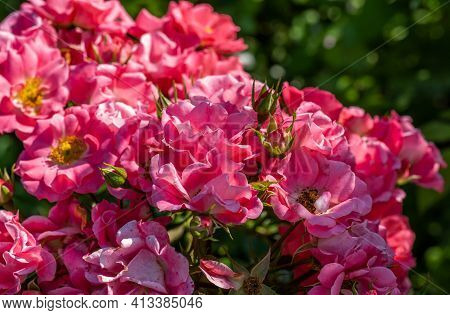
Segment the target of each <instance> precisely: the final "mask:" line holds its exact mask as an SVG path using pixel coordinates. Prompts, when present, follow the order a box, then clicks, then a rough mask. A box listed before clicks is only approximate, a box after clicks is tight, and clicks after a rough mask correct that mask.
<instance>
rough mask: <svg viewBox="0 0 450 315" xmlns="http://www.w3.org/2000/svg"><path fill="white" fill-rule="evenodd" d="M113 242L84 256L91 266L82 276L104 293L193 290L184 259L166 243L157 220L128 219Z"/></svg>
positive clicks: (164, 232) (187, 292)
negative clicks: (114, 243)
mask: <svg viewBox="0 0 450 315" xmlns="http://www.w3.org/2000/svg"><path fill="white" fill-rule="evenodd" d="M116 243H117V247H105V248H102V249H100V250H98V251H96V252H93V253H91V254H89V255H86V256H85V257H84V259H85V261H86V262H88V263H89V264H90V265H91V266H92V269H91V270H89V271H88V272H86V278H87V279H88V280H89V281H90V282H91V283H92V284H93V285H102V286H103V287H104V289H103V293H104V294H106V293H107V294H173V295H177V294H191V293H192V292H193V290H194V284H193V281H192V279H191V277H190V276H189V263H188V260H187V259H186V258H185V257H184V256H183V255H181V254H179V253H177V252H176V251H175V249H174V248H173V247H172V246H170V242H169V236H168V234H167V231H166V230H165V228H164V227H163V226H162V225H160V224H159V223H156V222H152V221H149V222H137V221H130V222H129V223H127V224H125V225H124V226H123V227H122V228H120V229H119V231H118V232H117V235H116Z"/></svg>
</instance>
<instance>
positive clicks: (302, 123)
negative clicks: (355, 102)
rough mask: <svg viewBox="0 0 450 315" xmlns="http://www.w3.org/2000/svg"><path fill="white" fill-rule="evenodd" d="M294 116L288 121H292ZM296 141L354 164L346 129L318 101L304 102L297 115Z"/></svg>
mask: <svg viewBox="0 0 450 315" xmlns="http://www.w3.org/2000/svg"><path fill="white" fill-rule="evenodd" d="M292 119H293V118H292V117H290V118H289V119H288V120H287V123H288V124H289V122H291V121H292ZM294 131H295V136H294V137H295V139H294V141H295V143H294V146H302V147H306V148H309V149H311V150H314V151H318V152H320V153H321V154H323V155H324V156H327V157H328V158H330V159H332V160H337V161H342V162H345V163H347V164H349V165H353V163H354V161H353V156H352V154H351V152H350V148H349V144H348V140H347V138H346V137H345V129H344V128H343V127H342V126H341V125H339V124H338V123H337V122H336V121H334V120H333V119H332V118H331V117H330V116H328V115H327V114H326V112H324V111H323V110H322V109H321V108H320V107H319V106H318V105H317V104H316V103H313V102H308V101H307V102H303V103H301V105H300V106H299V107H298V108H297V110H296V115H295V124H294Z"/></svg>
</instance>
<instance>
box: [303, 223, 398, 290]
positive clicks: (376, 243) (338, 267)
mask: <svg viewBox="0 0 450 315" xmlns="http://www.w3.org/2000/svg"><path fill="white" fill-rule="evenodd" d="M314 256H315V257H316V258H317V259H318V260H319V261H320V263H321V264H322V266H323V267H322V269H321V270H320V273H319V275H318V280H319V282H320V284H319V285H316V286H315V287H313V288H312V289H311V290H310V291H309V292H308V294H320V295H324V294H354V292H353V290H356V292H357V294H374V293H376V294H397V293H398V289H397V282H396V280H397V279H396V277H395V275H394V273H393V272H392V271H391V270H390V269H389V268H388V266H389V264H390V263H391V261H392V252H391V250H390V249H389V247H388V246H387V244H386V242H385V241H384V239H383V238H382V237H381V236H380V235H379V234H377V233H376V232H373V231H371V230H370V229H368V228H367V223H362V224H356V225H353V226H352V227H351V229H349V230H348V231H344V232H343V233H342V234H339V235H336V236H334V237H331V238H328V239H319V241H318V247H317V249H315V250H314Z"/></svg>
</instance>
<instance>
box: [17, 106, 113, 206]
mask: <svg viewBox="0 0 450 315" xmlns="http://www.w3.org/2000/svg"><path fill="white" fill-rule="evenodd" d="M112 140H113V132H112V131H111V129H110V128H109V127H108V126H107V125H106V124H104V123H103V122H102V121H99V120H97V119H95V116H94V115H93V114H92V113H90V112H89V111H88V110H87V109H86V108H83V107H71V108H69V109H67V110H66V112H65V114H64V115H60V114H57V115H54V116H53V117H52V118H51V119H47V120H40V121H38V123H37V125H36V128H35V130H34V132H33V134H32V135H31V136H30V137H29V138H28V139H27V140H26V141H25V142H24V147H25V150H24V151H23V152H22V154H21V155H20V157H19V161H18V163H17V170H16V172H17V174H19V176H21V177H22V183H23V185H24V187H25V189H26V190H27V191H28V192H29V193H30V194H32V195H33V196H35V197H37V198H39V199H43V198H46V199H48V200H50V201H58V200H63V199H65V198H67V197H69V196H70V195H71V194H72V193H74V192H76V193H80V194H86V193H95V192H97V190H98V189H99V188H100V186H101V185H102V183H103V182H104V180H103V177H102V175H101V173H100V170H99V167H100V166H103V163H110V164H111V163H114V161H115V157H114V156H113V155H112V154H111V142H112Z"/></svg>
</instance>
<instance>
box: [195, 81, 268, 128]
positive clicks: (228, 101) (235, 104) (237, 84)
mask: <svg viewBox="0 0 450 315" xmlns="http://www.w3.org/2000/svg"><path fill="white" fill-rule="evenodd" d="M261 87H262V83H261V82H256V83H255V93H256V94H257V93H258V92H259V90H261ZM252 89H253V81H252V80H251V79H250V78H248V77H247V76H246V75H245V74H244V73H241V74H235V75H231V74H227V75H212V76H207V77H204V78H201V79H199V80H197V81H195V83H194V84H193V86H192V87H191V88H190V90H189V96H190V97H191V98H192V97H194V96H203V97H206V98H207V99H209V100H210V101H211V102H214V103H221V104H224V106H226V107H227V108H234V109H232V111H236V110H237V111H244V110H245V111H249V112H253V113H254V110H253V108H252V104H251V101H252ZM253 115H256V113H254V114H253ZM255 119H256V116H255Z"/></svg>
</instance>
